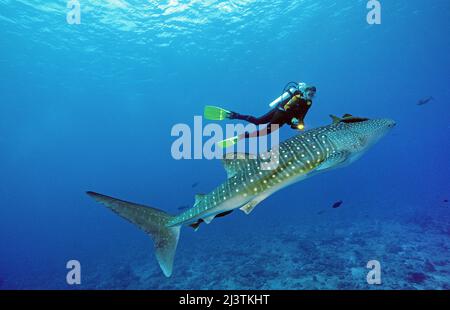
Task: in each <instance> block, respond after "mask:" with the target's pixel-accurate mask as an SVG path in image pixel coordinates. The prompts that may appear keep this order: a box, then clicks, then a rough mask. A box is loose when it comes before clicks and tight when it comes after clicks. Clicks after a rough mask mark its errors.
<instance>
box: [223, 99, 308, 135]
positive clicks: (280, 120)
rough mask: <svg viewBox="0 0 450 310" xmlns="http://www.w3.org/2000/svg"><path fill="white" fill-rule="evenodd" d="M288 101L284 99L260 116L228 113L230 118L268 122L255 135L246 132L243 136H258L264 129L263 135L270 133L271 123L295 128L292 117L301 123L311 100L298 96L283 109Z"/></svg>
mask: <svg viewBox="0 0 450 310" xmlns="http://www.w3.org/2000/svg"><path fill="white" fill-rule="evenodd" d="M288 101H289V99H288V100H285V101H284V102H283V103H280V104H279V105H278V106H276V107H275V108H273V109H272V110H270V111H269V112H268V113H266V114H264V115H263V116H261V117H254V116H251V115H243V114H239V113H236V112H232V114H231V115H230V118H231V119H239V120H244V121H247V122H249V123H252V124H255V125H261V124H268V125H267V128H265V129H262V130H258V131H257V133H256V135H251V134H250V133H248V132H246V133H245V137H246V138H249V137H251V136H259V135H260V133H261V131H264V134H263V135H266V134H270V133H271V132H272V126H271V125H272V124H276V125H278V127H277V128H279V127H281V126H283V125H285V124H289V125H291V127H292V128H296V126H295V125H294V124H292V119H293V118H296V119H298V121H299V124H303V121H304V118H305V116H306V114H307V113H308V110H309V108H310V107H311V104H312V102H311V100H306V99H303V98H300V99H299V100H298V101H297V102H296V104H295V105H293V106H290V107H289V108H288V109H284V107H285V106H286V103H287V102H288Z"/></svg>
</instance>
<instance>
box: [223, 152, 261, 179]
mask: <svg viewBox="0 0 450 310" xmlns="http://www.w3.org/2000/svg"><path fill="white" fill-rule="evenodd" d="M222 163H223V166H224V168H225V170H226V172H227V176H228V178H231V177H234V176H235V175H236V174H238V173H239V171H241V170H243V169H244V168H245V167H246V166H247V165H257V164H258V160H257V156H256V155H254V154H248V153H238V152H237V153H227V154H226V155H225V157H224V158H223V159H222Z"/></svg>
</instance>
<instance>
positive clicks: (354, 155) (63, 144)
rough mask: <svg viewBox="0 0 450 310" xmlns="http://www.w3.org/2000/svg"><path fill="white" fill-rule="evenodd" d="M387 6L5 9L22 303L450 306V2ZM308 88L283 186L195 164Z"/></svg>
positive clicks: (91, 4)
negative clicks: (292, 91) (56, 299)
mask: <svg viewBox="0 0 450 310" xmlns="http://www.w3.org/2000/svg"><path fill="white" fill-rule="evenodd" d="M372 2H377V3H378V1H366V0H355V1H336V0H323V1H313V0H298V1H281V0H275V1H266V0H261V1H256V0H186V1H184V0H167V1H166V0H164V1H153V0H150V1H137V0H104V1H103V0H102V1H93V0H86V1H83V0H80V1H64V0H63V1H51V2H49V1H39V0H0V34H1V35H0V46H1V47H2V48H1V50H0V77H1V83H0V94H1V98H0V198H1V199H0V201H1V202H0V251H1V252H0V289H14V290H16V289H68V290H71V289H293V290H299V289H378V290H387V289H444V290H448V289H450V255H449V254H450V243H449V241H450V203H449V199H450V165H449V164H448V160H449V155H450V148H449V146H450V145H449V141H450V106H449V99H450V87H449V85H450V75H449V69H450V59H449V55H450V40H449V39H448V38H449V34H450V33H449V29H450V21H449V19H448V16H449V13H450V3H449V1H446V0H433V1H428V2H425V1H419V0H412V1H403V0H400V1H395V2H394V1H379V3H380V12H381V19H380V20H379V23H376V24H370V23H369V22H368V19H367V15H368V13H369V12H370V10H371V9H370V8H368V3H372ZM77 5H79V8H80V11H79V12H80V15H79V16H80V20H79V23H73V20H72V22H71V20H70V18H69V17H68V16H69V15H68V14H69V13H70V12H71V10H73V9H74V8H76V7H77ZM290 81H295V82H305V83H308V84H309V85H314V86H315V87H316V90H317V93H316V95H315V97H314V99H313V102H312V105H311V106H310V107H309V110H308V114H307V115H306V117H305V119H304V126H305V130H304V131H300V130H293V129H291V128H290V126H283V127H282V128H280V130H279V141H280V147H279V161H278V164H279V165H278V166H276V167H275V169H272V170H262V169H261V168H260V166H259V164H260V161H261V159H259V158H258V159H251V158H248V157H245V158H244V159H239V160H238V159H236V160H230V159H225V160H219V159H208V158H207V157H206V156H200V157H196V156H194V153H195V151H196V150H198V145H199V144H200V150H202V146H203V145H206V144H207V141H208V139H210V138H211V137H209V136H203V137H202V136H201V134H200V136H198V134H197V133H198V128H197V126H198V123H197V122H198V120H200V121H201V124H200V126H201V127H200V133H201V130H202V128H206V127H205V126H208V125H214V126H215V127H214V128H216V129H217V128H219V129H220V128H222V129H225V126H226V124H238V123H243V124H244V123H245V122H243V121H240V120H236V119H234V120H221V121H215V120H208V119H206V118H200V116H202V115H203V111H204V109H205V106H219V107H226V108H227V109H230V111H231V110H232V111H238V112H239V113H245V114H251V115H256V116H260V115H264V114H265V113H267V112H268V111H269V110H270V109H271V108H270V107H269V103H271V102H272V101H273V100H274V99H275V98H277V97H279V96H280V95H282V94H283V92H284V90H285V89H284V87H285V85H286V84H287V83H288V82H290ZM225 114H226V115H228V114H227V113H225ZM346 114H347V115H346ZM349 114H351V115H349ZM330 115H333V117H332V118H330ZM334 115H337V116H339V117H335V116H334ZM344 115H345V116H344ZM194 117H195V118H194ZM219 118H220V119H221V118H223V117H222V116H220V117H219ZM176 126H182V128H189V129H191V131H190V136H189V139H188V140H189V141H191V142H192V143H191V144H192V145H191V146H190V148H189V152H190V153H191V154H192V156H191V158H189V159H187V158H182V159H179V158H176V156H174V154H173V149H174V148H173V145H174V142H175V141H176V140H177V138H179V137H178V136H177V134H176V130H174V128H177V127H176ZM178 128H179V127H178ZM174 132H175V133H174ZM274 134H275V133H272V135H274ZM276 134H278V132H277V133H276ZM272 147H273V146H272ZM184 151H186V150H184ZM228 151H233V149H232V148H229V149H228ZM246 156H248V155H246ZM356 159H358V160H356ZM337 167H339V168H340V169H334V168H337ZM318 172H321V173H318ZM310 176H314V177H310ZM86 192H88V195H86ZM89 196H91V197H89ZM112 197H115V198H112ZM91 198H94V199H95V200H97V201H98V202H101V203H102V204H105V205H106V206H107V207H108V208H109V209H111V210H112V211H114V212H115V213H117V214H118V215H120V216H121V217H124V218H125V219H127V220H128V221H129V222H131V223H129V222H127V221H125V220H124V219H123V218H121V217H120V216H117V214H114V212H111V210H108V208H104V207H103V206H101V205H99V204H98V203H96V202H95V201H94V200H92V199H91ZM116 198H117V199H116ZM118 199H120V200H118ZM129 202H130V203H129ZM131 202H132V203H131ZM146 206H150V207H146ZM239 209H241V210H242V211H244V212H241V210H239ZM133 224H135V225H133ZM137 227H139V228H141V229H138V228H137ZM142 230H143V231H144V232H143V231H142ZM180 231H181V232H182V233H181V234H180ZM175 250H176V251H175ZM73 261H76V262H78V263H79V265H80V266H81V273H80V279H81V283H79V284H77V283H70V281H68V280H69V279H68V277H67V274H68V272H69V271H70V270H71V269H70V268H71V266H72V265H71V264H72V263H71V262H73ZM374 261H376V262H378V263H379V265H380V266H381V272H380V273H379V276H380V279H381V281H380V282H377V283H373V282H370V281H368V278H367V275H368V273H369V272H370V271H371V270H372V267H371V266H372V265H373V262H374ZM371 262H372V263H371Z"/></svg>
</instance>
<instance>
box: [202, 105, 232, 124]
mask: <svg viewBox="0 0 450 310" xmlns="http://www.w3.org/2000/svg"><path fill="white" fill-rule="evenodd" d="M230 114H231V112H230V111H227V110H225V109H222V108H219V107H215V106H212V105H207V106H205V110H204V111H203V117H204V118H206V119H208V120H211V121H221V120H224V119H226V118H228V117H229V116H230Z"/></svg>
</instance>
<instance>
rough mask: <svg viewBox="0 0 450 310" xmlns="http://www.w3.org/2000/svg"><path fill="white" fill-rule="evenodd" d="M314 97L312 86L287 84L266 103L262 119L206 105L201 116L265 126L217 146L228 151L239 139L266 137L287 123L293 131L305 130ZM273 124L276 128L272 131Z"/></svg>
mask: <svg viewBox="0 0 450 310" xmlns="http://www.w3.org/2000/svg"><path fill="white" fill-rule="evenodd" d="M315 94H316V87H315V86H312V85H307V84H306V83H296V82H289V83H288V84H287V85H286V86H285V87H284V89H283V94H282V95H281V96H280V97H278V98H277V99H275V100H274V101H272V102H271V103H270V104H269V106H270V107H271V108H272V109H271V110H270V111H269V112H268V113H266V114H265V115H263V116H261V117H254V116H251V115H243V114H239V113H237V112H233V111H228V110H225V109H222V108H219V107H215V106H206V107H205V111H204V117H205V118H206V119H208V120H224V119H238V120H244V121H247V122H249V123H252V124H255V125H261V124H267V127H265V128H264V129H261V130H257V131H255V132H252V133H249V132H245V133H243V134H241V135H239V136H235V137H231V138H228V139H225V140H223V141H220V142H219V143H218V145H219V146H220V147H222V148H227V147H229V146H232V145H234V144H236V143H237V142H238V141H239V140H241V139H247V138H254V137H258V136H265V135H268V134H270V133H271V132H273V131H274V130H276V129H278V128H279V127H282V126H283V125H285V124H289V125H290V126H291V128H293V129H297V130H304V129H305V124H304V119H305V116H306V114H307V113H308V111H309V109H310V108H311V105H312V99H313V98H314V96H315ZM272 125H277V126H274V127H275V128H272Z"/></svg>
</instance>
